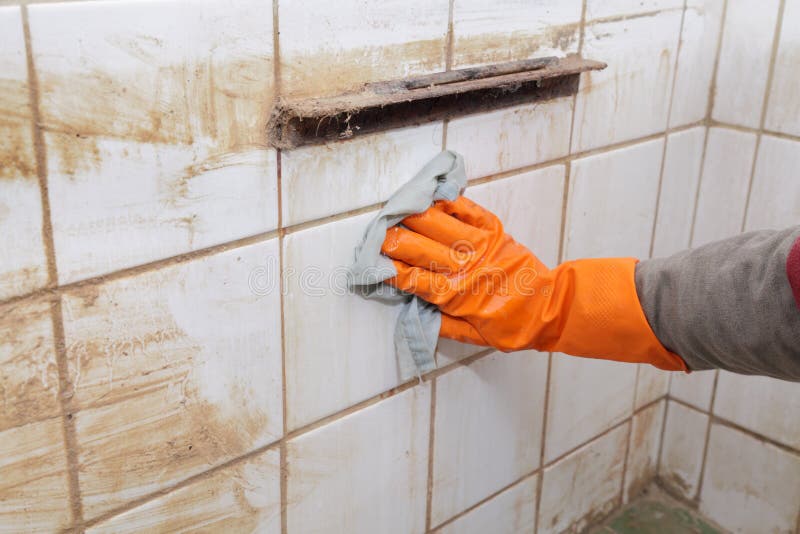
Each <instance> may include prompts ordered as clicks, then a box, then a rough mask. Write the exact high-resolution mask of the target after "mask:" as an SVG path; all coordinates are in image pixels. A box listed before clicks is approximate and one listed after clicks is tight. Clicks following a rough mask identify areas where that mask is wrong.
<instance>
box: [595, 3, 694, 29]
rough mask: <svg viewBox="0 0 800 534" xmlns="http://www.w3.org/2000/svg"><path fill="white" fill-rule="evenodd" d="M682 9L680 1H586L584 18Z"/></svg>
mask: <svg viewBox="0 0 800 534" xmlns="http://www.w3.org/2000/svg"><path fill="white" fill-rule="evenodd" d="M682 7H683V2H682V1H681V0H588V1H587V2H586V18H587V19H588V20H591V19H596V18H600V17H616V16H620V15H636V14H644V13H651V12H653V11H661V10H664V9H680V8H682ZM676 37H677V36H676Z"/></svg>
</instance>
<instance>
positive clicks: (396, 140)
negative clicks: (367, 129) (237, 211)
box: [281, 123, 442, 226]
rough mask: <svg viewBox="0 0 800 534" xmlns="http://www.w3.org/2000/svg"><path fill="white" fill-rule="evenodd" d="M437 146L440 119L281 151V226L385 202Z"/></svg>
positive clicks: (434, 152) (432, 153)
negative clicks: (334, 141) (418, 125)
mask: <svg viewBox="0 0 800 534" xmlns="http://www.w3.org/2000/svg"><path fill="white" fill-rule="evenodd" d="M441 150H442V124H441V123H435V124H429V125H425V126H421V127H416V128H405V129H401V130H392V131H388V132H385V133H380V134H376V135H369V136H365V137H359V138H357V139H354V140H352V141H348V142H346V143H333V144H330V145H322V146H311V147H303V148H299V149H296V150H289V151H284V152H283V153H282V154H281V188H282V192H281V195H282V209H283V224H284V226H288V225H292V224H297V223H301V222H304V221H309V220H311V219H319V218H322V217H327V216H329V215H334V214H336V213H342V212H345V211H348V210H352V209H356V208H361V207H364V206H369V205H371V204H375V203H378V202H382V201H385V200H386V199H388V198H389V196H391V194H392V193H394V192H395V191H396V190H397V189H398V188H399V187H400V186H401V185H403V184H405V183H406V182H407V181H409V180H410V179H411V178H412V177H413V176H414V175H415V174H417V172H419V170H420V169H421V168H422V167H423V166H425V164H426V163H428V161H429V160H430V159H431V158H433V157H434V156H435V155H436V154H438V153H439V152H441Z"/></svg>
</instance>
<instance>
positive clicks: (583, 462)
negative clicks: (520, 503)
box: [539, 424, 628, 533]
mask: <svg viewBox="0 0 800 534" xmlns="http://www.w3.org/2000/svg"><path fill="white" fill-rule="evenodd" d="M627 438H628V425H627V424H625V425H622V426H620V427H619V428H617V429H615V430H614V431H613V432H610V433H608V434H606V435H605V436H603V437H602V438H600V439H597V440H595V441H593V442H592V443H589V444H588V445H586V446H585V447H582V448H581V449H579V450H577V451H575V452H574V453H573V454H571V455H569V456H567V457H566V458H564V459H563V460H561V461H559V462H558V463H556V464H555V465H553V466H551V467H549V468H547V469H545V471H544V475H543V476H544V479H543V482H542V497H541V504H540V512H539V513H540V514H541V517H540V518H539V532H544V533H551V532H553V533H556V532H564V531H566V530H567V529H570V531H571V532H581V531H582V530H583V529H584V528H585V527H586V526H587V524H588V523H590V522H592V521H593V520H595V519H597V518H598V517H602V516H603V515H605V514H606V513H608V512H610V511H611V509H612V508H613V507H614V506H615V504H616V503H617V502H618V499H619V492H620V489H621V486H622V470H623V463H624V461H625V443H626V441H627Z"/></svg>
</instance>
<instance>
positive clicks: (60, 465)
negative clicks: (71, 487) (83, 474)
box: [0, 417, 71, 532]
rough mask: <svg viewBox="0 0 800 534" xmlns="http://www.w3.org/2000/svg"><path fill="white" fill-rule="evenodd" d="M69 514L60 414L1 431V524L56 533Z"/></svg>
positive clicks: (8, 528) (12, 529)
mask: <svg viewBox="0 0 800 534" xmlns="http://www.w3.org/2000/svg"><path fill="white" fill-rule="evenodd" d="M70 519H71V515H70V504H69V494H68V491H67V455H66V452H65V451H64V432H63V427H62V423H61V418H60V417H56V418H53V419H47V420H44V421H40V422H38V423H31V424H27V425H23V426H18V427H15V428H10V429H6V430H3V431H0V524H1V525H2V529H3V530H4V531H6V532H53V531H58V530H61V529H63V528H65V527H67V526H68V524H69V522H70Z"/></svg>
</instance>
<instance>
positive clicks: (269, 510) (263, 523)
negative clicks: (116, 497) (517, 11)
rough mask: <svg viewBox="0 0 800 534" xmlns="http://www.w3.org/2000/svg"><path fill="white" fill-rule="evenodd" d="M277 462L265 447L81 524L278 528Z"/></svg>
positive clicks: (269, 531)
mask: <svg viewBox="0 0 800 534" xmlns="http://www.w3.org/2000/svg"><path fill="white" fill-rule="evenodd" d="M279 477H280V462H279V459H278V451H277V450H269V451H266V452H264V453H261V454H259V455H258V456H256V457H254V458H252V459H249V460H247V461H245V462H242V463H239V464H236V465H234V466H232V467H228V468H226V469H223V470H222V471H219V472H217V473H216V474H214V475H213V476H210V477H207V478H203V479H202V480H198V481H197V482H193V483H191V484H189V485H188V486H185V487H183V488H180V489H178V490H175V491H173V492H171V493H167V494H166V495H164V496H161V497H158V498H156V499H153V500H152V501H148V502H147V503H145V504H143V505H141V506H137V507H136V508H133V509H131V510H128V511H126V512H123V513H121V514H119V515H116V516H114V517H112V518H111V519H108V520H106V521H102V522H101V523H98V524H97V525H95V526H94V527H92V528H89V529H87V530H86V532H89V533H91V534H99V533H101V532H108V533H110V534H123V533H132V534H133V533H138V532H178V531H180V532H187V531H196V530H202V531H206V532H211V531H214V530H217V531H219V530H227V531H229V532H263V533H264V534H279V533H280V531H281V515H280V506H281V496H280V478H279Z"/></svg>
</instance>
